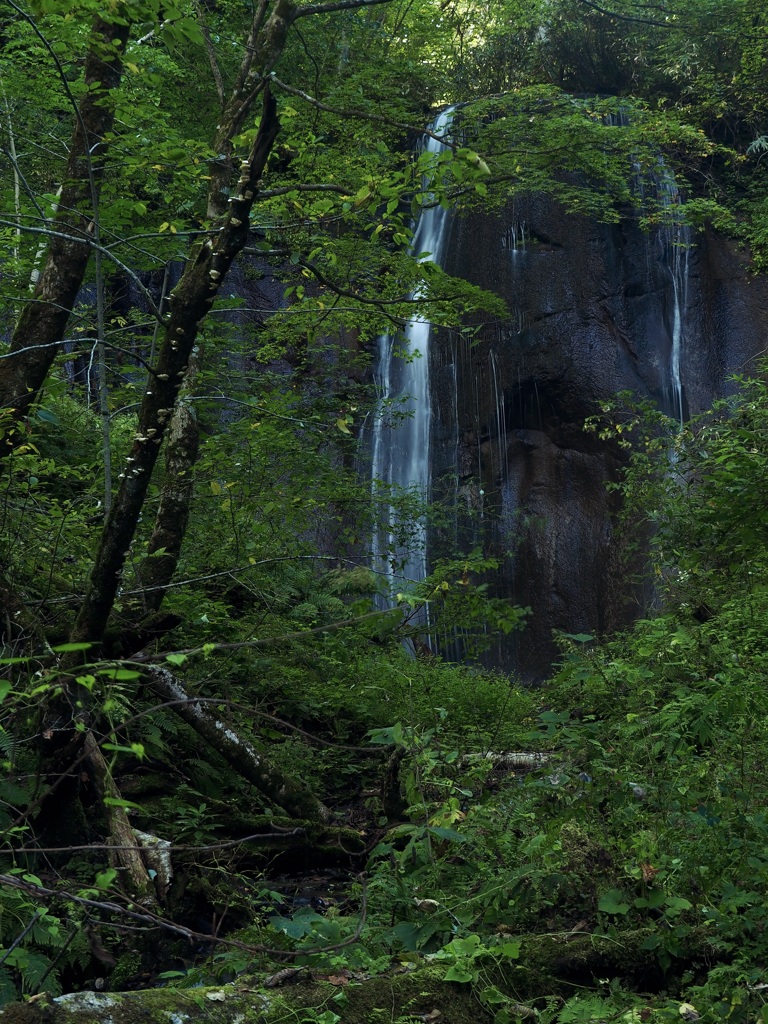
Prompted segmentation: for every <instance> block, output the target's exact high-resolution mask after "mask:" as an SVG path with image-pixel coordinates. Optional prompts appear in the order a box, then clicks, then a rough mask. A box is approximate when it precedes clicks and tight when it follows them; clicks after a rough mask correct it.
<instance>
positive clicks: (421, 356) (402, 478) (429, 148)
mask: <svg viewBox="0 0 768 1024" xmlns="http://www.w3.org/2000/svg"><path fill="white" fill-rule="evenodd" d="M452 116H453V107H449V108H448V109H446V110H444V111H443V112H442V113H441V114H440V115H439V116H438V117H437V118H436V119H435V121H434V123H433V124H432V125H431V126H430V130H431V132H432V133H434V134H435V135H442V134H444V133H445V131H446V130H447V128H448V127H449V125H450V123H451V118H452ZM423 146H424V149H425V150H426V152H428V153H434V154H437V153H439V152H441V151H442V150H443V149H444V148H445V146H444V145H443V144H442V143H441V142H439V141H438V140H437V139H434V138H432V136H431V135H425V136H424V140H423ZM448 217H449V214H448V211H447V210H445V209H444V208H443V207H442V206H431V207H426V208H425V209H424V210H423V211H422V213H421V215H420V217H419V219H418V222H417V224H416V229H415V232H414V237H413V242H412V243H411V251H412V252H414V253H425V254H426V255H424V256H423V260H425V261H429V262H432V263H437V264H440V262H441V260H442V257H443V250H444V247H445V241H446V235H447V226H448ZM413 297H418V292H416V293H415V294H414V296H413ZM430 330H431V325H430V323H429V322H428V321H426V320H424V319H423V318H422V317H420V316H416V317H414V318H413V319H412V320H410V321H409V322H408V325H407V327H406V329H405V336H404V338H396V337H392V336H391V335H384V336H382V337H380V338H379V358H378V364H377V368H376V374H375V379H376V386H377V389H378V393H379V402H380V405H379V410H378V413H377V415H376V416H375V418H374V423H373V440H372V455H373V467H372V476H373V485H372V491H373V500H374V515H375V521H376V526H375V528H374V532H373V538H372V541H373V544H372V546H373V567H374V569H376V570H377V571H379V572H382V573H384V574H385V575H386V576H387V578H388V580H389V594H390V598H392V597H394V595H395V594H396V593H397V592H398V591H399V590H408V586H409V584H412V583H413V582H419V581H420V580H423V579H424V577H425V576H426V575H427V524H426V520H425V518H424V515H423V514H420V515H417V516H416V517H415V518H414V517H411V516H407V515H405V516H403V515H399V514H398V512H397V510H396V508H395V507H394V505H393V504H392V503H391V501H390V497H391V496H392V495H393V494H395V493H396V492H398V491H408V492H410V493H411V494H412V495H413V496H414V497H415V498H416V499H417V500H418V501H419V503H420V505H421V506H422V507H423V503H424V502H426V501H428V500H429V493H430V398H429V335H430Z"/></svg>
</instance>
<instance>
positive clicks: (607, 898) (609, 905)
mask: <svg viewBox="0 0 768 1024" xmlns="http://www.w3.org/2000/svg"><path fill="white" fill-rule="evenodd" d="M625 899H626V897H625V896H624V893H623V892H621V891H620V890H619V889H610V890H609V891H608V892H606V893H604V894H603V895H602V896H601V897H600V902H599V903H598V904H597V909H598V910H601V911H602V912H603V913H604V914H626V913H628V912H629V904H628V903H626V902H625Z"/></svg>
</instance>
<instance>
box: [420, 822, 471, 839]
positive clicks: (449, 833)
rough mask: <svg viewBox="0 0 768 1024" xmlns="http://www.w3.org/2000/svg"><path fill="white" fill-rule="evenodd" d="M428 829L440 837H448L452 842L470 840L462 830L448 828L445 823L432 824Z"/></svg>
mask: <svg viewBox="0 0 768 1024" xmlns="http://www.w3.org/2000/svg"><path fill="white" fill-rule="evenodd" d="M427 831H428V832H429V833H431V835H433V836H437V838H438V839H448V840H450V841H451V842H452V843H466V842H468V840H467V837H466V836H463V835H462V834H461V832H457V831H456V830H455V829H452V828H446V827H445V826H444V825H430V826H429V828H428V829H427Z"/></svg>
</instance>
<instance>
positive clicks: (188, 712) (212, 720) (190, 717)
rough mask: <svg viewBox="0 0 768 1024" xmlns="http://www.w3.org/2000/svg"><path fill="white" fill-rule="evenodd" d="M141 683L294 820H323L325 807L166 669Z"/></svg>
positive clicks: (326, 815)
mask: <svg viewBox="0 0 768 1024" xmlns="http://www.w3.org/2000/svg"><path fill="white" fill-rule="evenodd" d="M144 680H145V682H146V683H147V685H148V686H149V687H150V688H151V689H152V690H154V691H155V693H156V694H157V695H158V696H159V697H162V698H163V700H167V701H178V702H179V703H176V704H173V705H172V707H171V710H172V711H175V712H176V714H177V715H178V716H179V717H180V718H182V719H183V720H184V721H185V722H186V723H187V725H190V726H191V727H192V728H193V729H194V730H195V732H196V733H197V734H198V736H201V737H202V738H203V739H204V740H205V742H206V743H208V744H209V745H210V746H211V747H213V749H214V750H215V751H216V752H217V753H218V754H220V755H221V756H222V757H223V758H224V759H225V760H226V761H227V762H228V763H229V764H230V765H232V767H233V768H234V769H235V771H236V772H237V773H238V774H239V775H241V776H242V777H243V778H244V779H247V780H248V782H251V783H252V784H253V785H254V786H256V788H257V789H258V790H259V791H260V792H261V793H263V794H264V795H265V796H266V797H268V798H269V799H270V800H271V801H273V802H274V803H275V804H277V805H278V806H279V807H281V808H283V809H284V810H285V811H287V812H288V814H289V815H291V816H293V817H295V818H308V819H314V820H318V819H319V820H321V821H327V820H328V818H329V817H330V812H329V811H328V808H327V807H326V806H325V805H324V804H322V803H321V802H320V801H319V800H318V799H317V797H315V796H313V795H312V794H311V793H310V792H309V791H308V790H307V789H306V788H305V787H304V786H303V785H301V783H299V782H297V781H296V780H295V779H292V778H291V777H290V776H289V775H283V773H282V772H281V771H279V769H277V768H275V767H274V766H273V765H271V764H270V763H269V761H267V759H266V758H265V757H263V756H262V755H261V754H259V753H258V752H257V751H256V750H254V748H253V747H252V746H251V744H250V743H248V742H247V740H244V739H242V738H241V737H240V736H238V734H237V733H236V732H235V731H234V729H233V728H232V727H231V726H230V725H228V724H227V723H226V722H222V721H221V720H220V719H219V718H217V717H215V716H214V715H212V714H210V713H209V712H208V711H206V709H205V706H204V705H203V704H201V703H198V702H196V701H195V699H194V697H190V696H189V695H188V694H187V692H186V690H185V689H184V687H183V686H182V685H181V683H180V682H179V681H178V680H177V679H176V678H175V677H174V676H173V674H172V673H171V672H169V671H168V669H165V668H157V667H155V668H150V669H148V670H147V671H146V673H145V676H144Z"/></svg>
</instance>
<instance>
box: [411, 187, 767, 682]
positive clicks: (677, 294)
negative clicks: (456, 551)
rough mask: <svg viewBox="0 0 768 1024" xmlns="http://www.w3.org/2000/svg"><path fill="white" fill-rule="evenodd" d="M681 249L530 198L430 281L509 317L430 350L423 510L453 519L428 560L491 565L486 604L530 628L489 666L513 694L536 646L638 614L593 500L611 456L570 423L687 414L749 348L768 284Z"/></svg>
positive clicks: (702, 248)
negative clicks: (509, 675)
mask: <svg viewBox="0 0 768 1024" xmlns="http://www.w3.org/2000/svg"><path fill="white" fill-rule="evenodd" d="M688 237H689V238H690V242H691V245H690V247H687V246H683V245H682V244H681V239H680V238H671V237H670V236H669V234H668V233H665V231H664V230H657V231H652V232H643V231H642V230H641V229H640V227H639V226H638V225H637V223H636V221H635V220H632V219H627V220H626V221H623V222H622V223H620V224H617V225H605V224H598V223H596V222H595V221H592V220H589V219H587V218H584V217H580V216H576V215H570V214H567V213H565V212H564V211H563V210H562V208H560V207H559V206H558V205H557V204H556V203H554V202H552V201H551V200H549V199H547V198H545V197H541V196H534V197H530V198H528V199H525V200H522V201H521V200H520V199H516V200H515V202H514V203H513V204H511V205H510V206H509V207H508V208H507V209H506V210H504V211H503V212H502V213H500V214H489V213H482V212H478V213H474V214H472V215H471V216H468V217H466V218H463V219H457V220H455V222H454V224H453V228H452V234H451V239H450V244H449V247H448V256H447V259H446V264H445V269H446V270H447V271H448V272H449V273H451V274H455V275H457V276H460V277H463V278H466V279H468V280H470V281H471V282H473V283H475V284H478V285H482V286H483V287H485V288H488V289H491V290H493V291H496V292H497V293H499V294H500V295H502V296H503V297H504V298H505V300H506V302H507V304H508V307H509V310H510V315H509V317H508V318H507V319H506V320H505V321H503V322H500V323H492V324H489V323H486V324H483V325H481V326H480V327H479V329H478V332H477V335H476V336H475V338H474V339H473V341H472V342H471V343H469V342H467V341H465V340H460V339H458V338H457V337H456V336H455V335H449V334H448V333H447V332H441V331H436V332H434V334H433V341H432V343H431V362H432V377H431V379H432V416H433V422H432V458H433V465H432V481H433V497H434V498H436V499H438V500H440V499H446V500H449V501H450V500H457V501H458V503H459V506H460V507H464V508H465V509H466V510H467V514H466V516H464V517H462V516H461V514H460V515H459V519H460V522H459V523H458V524H457V527H456V530H455V532H454V533H453V535H452V536H448V535H447V534H448V532H450V531H445V530H444V531H442V532H441V533H435V535H434V536H433V537H432V538H431V544H430V551H431V554H432V556H433V557H434V556H437V555H439V554H441V553H442V552H443V551H446V550H447V549H448V548H449V547H450V546H451V545H455V544H457V543H458V545H459V546H464V547H469V546H472V545H474V544H477V543H481V544H482V545H483V547H484V549H485V551H486V553H487V554H496V555H501V556H506V557H504V560H503V564H502V568H501V569H500V570H499V572H498V574H497V578H496V580H495V583H494V588H495V590H496V593H497V594H503V595H504V596H507V597H509V598H511V599H512V600H514V601H515V602H517V603H518V604H521V605H529V606H530V607H531V609H532V616H531V618H530V620H529V625H528V627H527V629H526V630H525V633H524V634H522V635H521V636H518V637H512V638H509V639H502V640H500V641H499V642H498V644H497V645H496V647H495V648H494V650H493V651H492V652H491V655H490V659H491V661H492V663H494V664H497V665H500V666H503V667H505V668H508V669H516V670H517V671H519V672H520V673H521V674H522V675H523V677H524V678H527V679H530V680H536V679H539V678H541V677H543V676H544V675H545V674H546V672H547V669H548V668H549V666H550V664H551V662H552V660H553V658H554V657H556V654H557V647H556V645H555V643H554V641H553V639H552V633H553V630H562V631H565V632H570V633H581V632H583V633H590V634H602V633H605V632H609V631H611V630H614V629H616V628H618V627H620V626H621V625H624V624H626V623H627V622H629V621H631V620H632V618H634V617H635V616H636V615H637V614H638V613H639V612H640V610H641V608H642V606H643V603H644V601H646V600H647V597H648V595H647V593H645V594H644V593H642V592H641V591H638V590H636V589H635V590H633V588H632V586H630V585H629V584H628V583H627V568H626V566H625V565H623V564H622V560H621V558H620V554H621V552H620V551H619V547H620V545H619V544H618V543H617V541H616V532H615V525H616V513H617V511H618V509H617V499H616V497H615V495H613V496H612V495H610V494H609V493H608V492H607V490H606V487H605V484H606V482H607V481H609V480H613V479H616V478H617V477H618V474H619V472H620V468H621V459H622V456H621V455H620V453H619V452H618V450H617V449H615V448H613V447H611V446H610V445H609V444H607V443H605V442H601V441H599V440H598V439H597V438H596V436H595V435H594V434H591V433H586V432H584V430H583V429H582V424H583V422H584V420H585V418H586V417H588V416H590V415H592V414H594V413H595V412H596V411H597V407H598V403H599V401H600V400H604V399H612V398H614V397H615V395H616V394H617V392H620V391H632V392H633V393H634V394H635V395H637V396H638V397H640V398H651V399H653V400H654V401H655V402H656V403H657V404H658V405H659V406H660V407H661V408H663V409H665V410H666V411H667V412H669V413H670V414H671V415H675V414H678V412H679V407H680V406H682V408H683V411H684V413H685V414H686V415H690V414H695V413H697V412H700V411H702V410H704V409H706V408H707V407H708V406H709V405H710V404H711V403H712V401H713V400H714V399H715V398H717V397H719V396H721V395H723V394H726V393H727V392H728V391H729V390H732V388H733V387H734V385H733V384H732V383H731V382H730V381H729V377H730V376H731V375H732V374H733V373H738V372H745V371H748V370H749V369H750V368H751V367H752V366H753V361H754V358H755V356H756V355H757V354H758V353H760V352H761V351H762V350H763V348H764V346H765V340H764V324H765V314H766V311H767V310H768V282H767V281H765V279H761V278H757V277H753V276H752V275H751V274H750V272H749V269H748V265H747V260H746V259H745V257H744V256H743V255H742V254H740V253H738V252H737V251H736V248H735V246H734V245H733V244H732V243H731V242H730V241H728V240H727V239H724V238H722V237H719V236H717V235H715V234H713V233H710V232H705V233H701V234H698V235H696V236H688ZM682 241H685V239H684V238H683V239H682ZM675 261H677V264H678V265H677V271H678V273H677V279H675V274H674V273H673V270H674V266H673V264H674V263H675ZM676 315H677V317H678V322H677V323H676V322H675V318H676ZM676 331H677V337H678V339H679V346H678V348H679V372H678V373H677V375H675V373H674V372H673V369H674V368H673V362H674V358H675V355H674V353H673V336H674V335H675V332H676ZM676 382H677V383H676ZM676 387H677V392H676ZM676 394H677V397H676ZM461 520H463V522H462V521H461Z"/></svg>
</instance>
